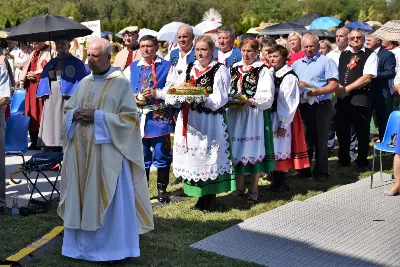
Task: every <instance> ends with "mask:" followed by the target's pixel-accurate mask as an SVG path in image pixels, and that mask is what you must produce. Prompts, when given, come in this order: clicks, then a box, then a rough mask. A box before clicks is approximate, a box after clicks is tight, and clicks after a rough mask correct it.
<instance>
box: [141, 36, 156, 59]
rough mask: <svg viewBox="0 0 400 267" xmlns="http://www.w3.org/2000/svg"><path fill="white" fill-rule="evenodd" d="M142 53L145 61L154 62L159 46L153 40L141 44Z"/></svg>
mask: <svg viewBox="0 0 400 267" xmlns="http://www.w3.org/2000/svg"><path fill="white" fill-rule="evenodd" d="M139 45H140V52H142V57H143V58H144V59H148V60H153V59H155V58H156V57H157V50H158V46H157V45H155V44H154V43H153V41H151V40H147V41H141V42H140V44H139Z"/></svg>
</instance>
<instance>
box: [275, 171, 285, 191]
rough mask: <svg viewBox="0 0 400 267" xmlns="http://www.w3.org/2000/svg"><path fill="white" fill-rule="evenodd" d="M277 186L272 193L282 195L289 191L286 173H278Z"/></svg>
mask: <svg viewBox="0 0 400 267" xmlns="http://www.w3.org/2000/svg"><path fill="white" fill-rule="evenodd" d="M278 177H279V178H278V184H277V185H276V186H275V187H274V188H273V189H272V192H278V193H282V192H284V191H289V184H288V179H289V174H288V173H287V172H279V175H278Z"/></svg>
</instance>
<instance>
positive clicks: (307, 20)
mask: <svg viewBox="0 0 400 267" xmlns="http://www.w3.org/2000/svg"><path fill="white" fill-rule="evenodd" d="M323 16H324V15H322V14H320V13H308V14H305V15H304V16H302V17H300V18H299V20H298V21H297V22H298V23H299V24H301V25H304V26H308V25H310V24H311V22H313V21H314V20H315V19H317V18H320V17H323Z"/></svg>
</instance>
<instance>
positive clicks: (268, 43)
mask: <svg viewBox="0 0 400 267" xmlns="http://www.w3.org/2000/svg"><path fill="white" fill-rule="evenodd" d="M275 44H276V41H275V39H273V38H271V37H266V38H264V39H263V40H262V41H261V53H260V60H261V62H263V63H264V64H265V66H267V68H271V64H269V56H268V50H269V49H270V48H271V47H272V46H273V45H275Z"/></svg>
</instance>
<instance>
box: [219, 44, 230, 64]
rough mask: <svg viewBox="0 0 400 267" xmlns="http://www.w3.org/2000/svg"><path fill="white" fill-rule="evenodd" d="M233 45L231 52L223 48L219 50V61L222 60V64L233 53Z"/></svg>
mask: <svg viewBox="0 0 400 267" xmlns="http://www.w3.org/2000/svg"><path fill="white" fill-rule="evenodd" d="M232 51H233V47H232V49H231V51H229V52H226V53H224V52H222V51H221V50H218V61H219V62H221V63H222V64H225V60H226V59H227V58H228V57H230V56H231V55H232Z"/></svg>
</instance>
